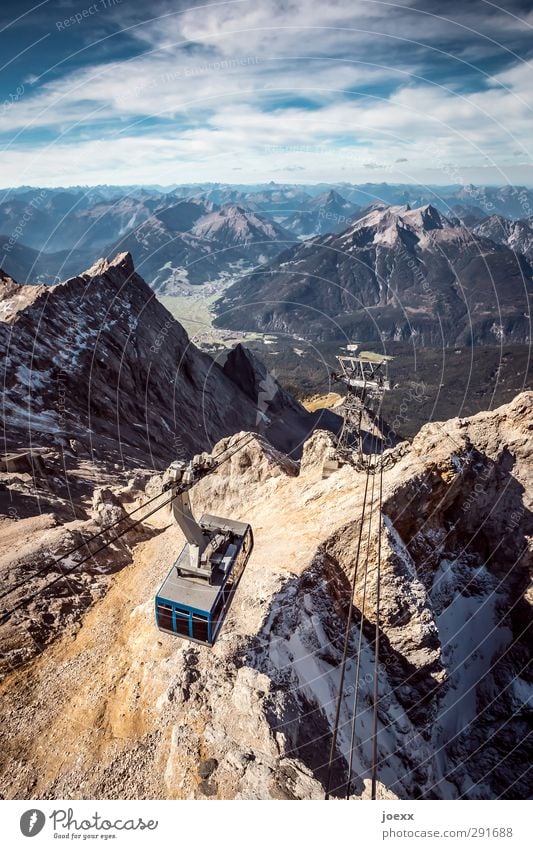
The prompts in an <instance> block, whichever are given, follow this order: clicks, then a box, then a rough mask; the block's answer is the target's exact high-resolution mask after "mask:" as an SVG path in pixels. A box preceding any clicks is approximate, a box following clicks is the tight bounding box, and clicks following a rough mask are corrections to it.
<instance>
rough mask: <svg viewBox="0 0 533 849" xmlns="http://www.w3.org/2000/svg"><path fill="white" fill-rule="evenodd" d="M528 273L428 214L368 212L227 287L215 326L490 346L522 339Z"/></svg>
mask: <svg viewBox="0 0 533 849" xmlns="http://www.w3.org/2000/svg"><path fill="white" fill-rule="evenodd" d="M532 294H533V271H532V269H531V266H530V265H529V263H528V261H527V260H526V258H525V257H524V256H522V255H521V254H517V253H515V251H514V250H512V249H511V248H510V247H509V245H508V244H507V243H505V244H504V243H496V242H495V241H492V240H491V239H489V238H486V237H485V236H483V235H481V234H475V233H473V232H472V231H471V230H469V229H468V228H467V227H466V226H465V225H464V224H462V223H461V221H460V220H459V219H457V218H447V217H446V216H444V215H442V214H441V213H440V212H439V211H438V210H437V209H436V208H435V207H433V206H431V205H427V206H425V207H420V208H416V209H411V208H410V207H409V206H394V207H382V206H380V207H378V208H377V209H373V210H372V211H371V212H369V213H368V214H366V215H364V216H363V217H362V218H360V219H358V220H357V221H356V222H355V223H354V224H352V225H351V226H349V227H348V228H347V229H345V230H344V232H342V233H341V234H328V235H326V236H318V237H315V238H313V239H309V240H307V241H305V242H302V243H299V244H297V245H296V246H294V247H291V248H289V249H288V250H286V251H284V252H283V253H282V254H281V255H280V256H279V257H278V258H277V259H276V260H275V262H273V263H269V264H266V265H264V266H262V267H261V268H259V269H256V270H255V271H254V272H252V273H251V274H249V275H247V276H245V277H243V278H241V279H240V280H238V281H237V282H235V283H234V284H233V285H232V286H230V287H229V288H228V289H227V290H226V291H225V293H224V295H223V296H222V298H221V299H220V300H219V301H218V302H217V304H216V307H215V308H216V310H217V312H218V316H219V317H218V318H217V320H216V322H215V324H217V325H218V326H224V327H232V328H235V327H239V328H242V327H244V328H246V329H248V330H259V331H265V332H280V333H288V334H293V335H299V336H301V337H304V338H306V339H310V340H312V339H313V340H317V339H318V340H334V339H335V340H343V339H358V340H364V341H383V342H387V341H409V340H411V339H415V340H416V341H417V342H418V343H419V344H420V345H426V346H441V345H450V344H468V345H469V344H494V343H497V342H500V341H502V340H506V341H514V342H527V341H529V339H530V338H531V330H530V304H529V299H530V297H531V295H532Z"/></svg>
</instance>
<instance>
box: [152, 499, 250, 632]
mask: <svg viewBox="0 0 533 849" xmlns="http://www.w3.org/2000/svg"><path fill="white" fill-rule="evenodd" d="M198 524H199V527H200V528H201V529H202V530H203V531H204V532H205V533H206V534H207V535H209V536H211V537H212V538H213V539H214V540H215V541H216V542H215V545H214V546H213V550H212V551H211V552H210V554H209V560H208V568H207V569H204V570H203V573H202V574H200V570H197V569H196V570H195V569H191V568H190V561H191V557H190V544H189V543H187V544H186V545H185V546H184V548H183V549H182V551H181V552H180V554H179V556H178V558H177V560H176V561H175V562H174V564H173V566H172V568H171V570H170V572H169V573H168V575H167V577H166V578H165V580H164V581H163V583H162V585H161V587H160V588H159V591H158V593H157V595H156V599H155V614H156V622H157V627H158V628H159V629H160V630H161V631H165V632H166V633H168V634H175V635H176V636H178V637H184V638H185V639H188V640H194V641H195V642H197V643H205V644H206V645H209V646H211V645H213V643H214V642H215V639H216V637H217V634H218V633H219V631H220V628H221V627H222V623H223V621H224V617H225V616H226V613H227V611H228V608H229V605H230V604H231V600H232V597H233V594H234V592H235V590H236V588H237V585H238V583H239V580H240V577H241V575H242V573H243V571H244V567H245V566H246V563H247V560H248V558H249V556H250V554H251V551H252V547H253V534H252V529H251V527H250V525H248V524H246V523H245V522H234V521H232V520H230V519H222V518H219V517H218V516H210V515H208V514H205V513H204V515H203V516H202V518H201V519H200V522H199V523H198ZM195 572H196V573H197V574H195Z"/></svg>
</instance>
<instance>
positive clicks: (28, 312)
mask: <svg viewBox="0 0 533 849" xmlns="http://www.w3.org/2000/svg"><path fill="white" fill-rule="evenodd" d="M0 311H1V316H2V319H3V320H2V321H0V342H1V344H2V346H3V348H4V350H5V351H6V354H7V356H6V360H5V371H4V379H3V387H4V388H3V405H4V407H3V409H4V425H5V435H4V437H3V438H4V439H5V444H6V445H7V447H8V449H9V448H11V447H15V448H19V447H20V446H21V445H23V446H27V445H34V444H38V445H43V444H44V445H47V446H50V445H53V446H56V447H64V448H66V449H68V448H69V446H70V444H71V443H72V441H73V440H74V441H75V442H74V443H73V444H76V445H77V447H76V453H77V454H78V455H79V456H82V457H92V458H97V459H98V460H99V461H103V460H107V461H109V462H113V463H120V464H121V465H125V466H129V467H132V466H135V465H144V466H148V467H150V468H162V467H164V466H166V465H167V464H168V462H169V461H170V460H171V459H175V458H176V457H180V456H182V457H184V456H190V455H191V454H192V453H194V452H195V451H198V450H203V449H210V448H211V447H212V445H213V444H214V442H216V441H217V440H219V439H220V438H222V437H223V436H226V435H229V434H231V433H234V432H235V431H237V430H241V429H246V430H256V429H257V428H258V423H259V422H260V421H261V417H260V416H259V412H258V406H257V405H258V398H257V397H255V398H253V397H251V395H250V394H249V393H245V392H243V391H242V389H241V387H240V386H239V385H238V383H237V382H235V380H234V379H232V378H231V377H230V376H228V371H223V370H222V368H220V366H218V365H217V364H215V363H214V362H213V360H212V359H211V358H210V357H208V356H207V355H205V354H202V353H201V352H200V351H199V350H198V349H197V348H196V347H195V346H194V345H193V344H191V343H190V342H189V339H188V337H187V334H186V332H185V330H184V329H183V328H182V326H181V325H180V324H179V323H178V322H177V321H175V319H173V318H172V316H171V315H170V314H169V313H168V312H167V310H166V309H165V308H164V307H163V306H162V305H161V304H160V303H159V301H157V299H156V298H155V296H154V293H153V291H152V290H151V289H150V287H149V286H148V285H147V284H146V283H145V282H144V280H143V279H142V278H141V277H140V276H139V275H138V274H136V272H135V269H134V267H133V262H132V259H131V256H130V255H129V254H119V255H118V256H117V257H115V259H114V260H113V261H111V262H108V261H106V260H100V261H99V262H97V263H96V264H95V265H94V266H92V268H90V269H89V270H88V271H86V272H85V273H84V274H81V275H80V276H79V277H75V278H72V279H71V280H67V281H66V282H65V283H61V284H58V285H56V286H50V287H44V286H17V285H16V284H15V283H14V282H13V281H12V280H10V278H8V277H7V276H6V275H4V277H3V278H2V280H0ZM266 377H267V375H266V371H265V370H264V369H263V371H262V372H261V377H260V378H258V380H260V379H264V378H266ZM270 381H271V383H272V386H273V388H274V390H275V391H274V395H276V394H277V393H279V391H280V390H279V386H278V385H277V384H276V382H275V381H274V380H273V379H272V378H270ZM272 397H273V396H272ZM283 397H284V405H285V408H284V409H281V408H279V409H278V408H277V409H276V415H277V416H278V417H280V418H281V426H280V425H279V421H278V425H277V428H276V429H275V431H273V430H271V429H269V428H268V427H267V428H266V433H267V435H268V437H269V439H270V440H271V441H272V442H273V443H274V444H275V445H276V444H277V445H278V447H280V448H281V449H282V450H284V451H291V450H293V449H296V447H297V445H298V444H299V442H301V433H305V435H307V434H308V433H309V432H310V430H312V428H313V426H314V418H313V417H312V416H311V415H309V414H308V413H306V411H305V410H304V409H303V408H301V407H298V405H296V403H295V402H289V400H288V396H286V394H285V395H284V396H283ZM270 400H271V398H266V396H265V398H264V399H263V407H264V409H262V410H261V413H268V408H269V402H270ZM285 411H287V412H290V428H289V427H287V428H285V427H283V416H284V415H285ZM296 421H298V425H299V429H300V430H299V432H298V434H297V435H296V436H295V437H294V438H293V437H291V435H290V430H292V428H293V427H294V425H295V423H296Z"/></svg>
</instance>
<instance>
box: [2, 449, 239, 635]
mask: <svg viewBox="0 0 533 849" xmlns="http://www.w3.org/2000/svg"><path fill="white" fill-rule="evenodd" d="M246 436H247V437H249V439H248V440H247V441H246V442H245V444H244V445H240V447H239V448H237V449H236V450H233V449H234V447H235V446H233V445H232V446H230V447H229V448H228V449H224V451H222V452H220V454H219V455H217V457H220V456H221V455H222V454H225V453H226V452H227V451H228V450H229V451H231V453H230V454H229V456H228V457H225V458H224V460H220V461H219V463H217V465H216V466H214V467H212V468H211V469H210V470H209V471H210V472H211V471H215V469H218V468H219V467H220V466H221V465H222V463H225V462H226V460H229V459H230V458H231V457H233V455H234V454H236V453H237V451H240V450H241V448H244V447H245V445H246V444H248V442H249V441H251V440H252V439H253V436H250V434H246ZM238 442H242V438H241V439H240V440H238ZM161 494H162V493H160V494H159V495H158V496H156V497H157V498H160V497H161ZM180 494H181V493H176V494H175V495H173V496H172V497H171V498H169V499H167V501H164V502H163V503H162V504H159V505H158V506H157V507H154V508H153V509H152V510H150V511H149V512H148V513H147V514H146V515H145V516H143V517H142V518H141V519H137V520H136V521H135V522H133V524H132V525H129V526H128V527H127V528H125V529H124V530H123V531H121V532H120V533H119V534H117V535H116V536H115V537H113V539H111V540H109V541H108V542H106V543H104V544H103V545H101V546H100V548H97V549H96V551H93V552H92V553H91V554H89V555H88V556H87V557H84V558H83V559H82V560H80V561H78V563H75V564H74V566H71V567H70V568H69V569H67V570H65V571H64V572H62V573H61V575H58V576H57V577H56V578H54V579H53V580H52V581H50V582H49V583H48V584H45V586H44V587H42V588H41V589H40V590H37V591H36V592H35V593H33V594H32V595H31V596H27V597H26V598H25V599H22V600H21V601H20V602H19V603H18V604H17V605H15V607H13V608H11V610H8V611H6V612H5V613H4V614H3V615H2V616H1V617H0V625H4V624H5V622H7V621H8V620H9V619H10V618H11V616H12V615H13V613H16V612H17V610H20V609H21V608H22V607H25V606H26V605H27V604H29V603H30V602H31V601H33V600H34V599H35V598H37V597H38V596H39V595H41V593H44V592H45V591H46V590H47V589H49V588H50V587H52V586H54V584H57V583H58V582H59V581H61V580H62V579H63V578H65V577H66V576H67V575H70V574H71V572H74V570H75V569H77V568H78V567H79V566H82V565H83V564H84V563H87V561H88V560H91V558H93V557H95V555H97V554H99V553H100V552H101V551H103V550H104V549H105V548H108V547H109V546H110V545H111V544H112V543H113V542H116V541H117V540H118V539H120V538H121V537H123V536H125V534H127V533H129V532H130V531H132V530H133V528H135V527H137V525H140V524H142V523H143V522H144V521H146V519H148V518H150V516H152V515H153V514H154V513H156V512H157V511H158V510H161V509H162V508H163V507H166V506H167V505H169V504H171V503H172V502H173V501H175V499H176V498H178V496H179V495H180ZM153 500H155V499H151V501H153ZM143 506H146V505H143ZM123 518H126V517H123ZM81 547H83V546H80V548H81ZM65 556H66V555H63V557H65ZM59 559H62V558H59ZM57 562H59V560H56V561H55V563H57ZM47 568H50V567H47ZM33 577H35V575H31V576H30V578H33ZM30 578H28V579H27V580H30ZM26 582H27V581H26Z"/></svg>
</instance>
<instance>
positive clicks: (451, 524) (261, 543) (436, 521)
mask: <svg viewBox="0 0 533 849" xmlns="http://www.w3.org/2000/svg"><path fill="white" fill-rule="evenodd" d="M237 438H238V437H231V438H230V439H229V443H228V440H224V441H222V442H221V443H219V445H218V446H217V449H218V450H221V449H222V448H224V447H226V446H227V445H228V444H232V443H233V442H235V440H236V439H237ZM329 444H330V437H329V436H328V434H327V433H325V432H317V433H315V434H314V435H313V436H312V437H311V439H310V440H308V441H307V442H306V444H305V447H304V452H303V456H302V460H301V464H300V465H299V466H298V465H296V464H295V463H294V461H292V460H290V459H288V458H287V457H286V456H285V455H284V454H282V453H280V452H279V451H277V450H276V449H274V448H272V447H271V446H269V445H268V443H266V442H265V441H264V440H263V439H262V438H261V437H259V438H256V439H255V440H254V441H253V442H252V443H251V444H249V445H248V446H246V447H245V448H243V449H242V451H240V452H238V453H237V454H235V455H234V456H233V457H232V458H231V460H230V461H229V462H227V463H226V464H224V465H223V466H222V467H221V468H220V469H219V470H218V471H217V472H216V474H213V475H211V476H209V477H207V478H206V479H204V480H203V481H202V482H201V483H200V484H198V485H197V487H196V488H195V490H194V499H193V500H194V504H195V508H196V509H198V510H201V509H203V508H204V507H207V506H209V509H210V510H211V511H213V512H216V513H218V514H219V515H228V516H231V517H233V518H238V519H246V520H247V521H249V522H251V524H252V526H253V528H254V534H255V547H254V551H253V554H252V557H251V559H250V561H249V564H248V566H247V568H246V570H245V573H244V576H243V578H242V580H241V583H240V585H239V589H238V592H237V594H236V596H235V598H234V601H233V604H232V607H231V611H230V614H229V616H228V617H227V619H226V622H225V625H224V628H223V630H222V633H221V635H220V637H219V639H218V640H217V642H216V644H215V646H214V648H212V649H208V648H205V647H202V646H198V645H193V644H190V643H188V642H183V641H180V640H178V639H177V638H174V637H171V636H167V635H164V634H162V633H160V632H158V631H157V630H156V628H155V624H154V620H153V596H154V593H155V591H156V588H157V586H158V585H159V584H160V582H161V580H162V578H163V576H164V575H165V573H166V571H167V570H168V568H169V566H170V563H171V562H172V560H173V558H174V557H175V555H176V553H177V551H178V550H179V548H180V546H181V544H182V539H181V537H180V533H179V531H178V530H177V528H176V527H175V526H173V525H169V524H168V522H169V518H168V516H160V517H159V518H157V521H156V520H154V521H153V523H152V524H151V525H150V526H147V527H146V528H145V532H146V536H145V537H144V538H143V539H142V540H140V541H132V542H130V547H131V551H132V562H131V565H130V566H128V567H127V568H120V567H119V568H118V570H117V571H116V574H115V575H114V576H113V577H112V578H108V579H107V580H108V583H107V586H106V591H105V593H104V594H103V595H102V596H101V599H100V600H99V601H97V602H96V603H95V604H92V606H91V605H88V607H87V612H86V613H85V615H84V616H83V618H82V619H81V624H80V622H79V621H78V624H72V623H71V624H70V625H68V627H66V629H65V630H64V632H63V633H62V629H63V619H62V616H64V615H65V614H61V616H60V617H59V618H58V619H57V620H56V630H57V636H58V639H56V640H55V642H54V643H52V644H51V645H49V646H48V648H46V649H45V650H44V651H43V652H42V654H41V655H40V656H36V657H35V656H34V659H33V660H32V661H31V662H30V663H29V664H28V663H24V661H23V660H22V663H23V664H24V665H23V666H20V667H19V669H18V670H17V669H15V670H14V671H13V672H11V673H9V671H8V670H7V671H8V674H7V675H6V677H5V680H4V683H3V685H2V698H3V703H4V721H3V725H2V731H1V736H2V743H1V751H2V769H1V774H0V789H1V792H2V793H3V794H4V795H6V796H8V797H14V798H29V797H32V798H54V797H56V798H63V797H64V798H91V797H93V798H136V797H140V798H245V799H256V798H260V799H272V798H285V799H287V798H289V799H294V798H296V799H310V798H322V796H323V792H324V781H325V773H326V768H327V756H328V751H329V745H330V741H331V730H332V722H333V716H334V712H335V702H336V697H337V693H338V686H339V675H340V666H339V664H340V658H341V650H342V640H343V634H344V628H345V623H346V612H347V607H348V603H349V597H350V583H351V579H352V574H353V568H354V550H355V545H356V539H357V536H358V532H359V526H358V521H359V519H358V517H360V515H361V506H362V500H363V491H364V483H365V475H364V473H361V472H360V471H357V470H355V469H352V468H350V467H344V468H342V469H340V470H339V471H337V472H335V473H333V474H332V475H331V476H330V477H328V478H327V479H323V478H322V475H321V470H322V464H323V458H324V454H325V452H327V449H328V447H329ZM532 448H533V393H524V394H522V395H520V396H518V397H517V398H516V399H515V400H514V401H513V402H512V403H511V404H509V405H507V406H505V407H501V408H499V409H498V410H496V411H493V412H487V413H481V414H479V415H476V416H474V417H472V418H471V419H453V420H451V421H449V422H445V423H432V424H428V425H426V426H425V427H424V428H423V429H422V430H421V431H420V433H419V434H418V436H417V437H416V438H415V439H414V441H413V443H412V445H411V446H407V445H403V446H402V449H401V450H399V447H398V448H395V449H392V451H391V452H390V453H389V454H386V455H385V456H386V458H387V462H386V464H385V471H384V479H383V487H384V489H383V529H382V536H381V545H382V564H381V568H382V576H381V617H380V645H381V651H380V664H379V682H378V698H379V702H378V719H379V726H378V728H379V732H378V752H379V765H378V776H379V780H380V785H379V797H380V798H391V797H392V798H394V797H399V798H402V799H413V798H484V799H496V798H499V797H505V798H526V797H527V795H528V793H529V791H530V786H529V785H528V781H527V770H528V765H529V763H530V761H531V751H530V749H529V744H528V737H527V731H528V727H529V724H530V722H531V711H530V707H529V703H530V699H531V690H532V685H533V682H532V679H531V671H530V669H529V668H528V653H527V637H528V634H529V633H530V632H529V630H528V629H529V628H530V624H531V601H532V599H531V580H530V571H531V535H532V532H533V521H532V513H531V508H532V496H533V482H532V478H531V469H530V464H529V457H530V456H531V450H532ZM140 485H141V484H140V483H139V484H138V486H140ZM158 485H159V484H158V480H157V479H154V480H152V481H151V482H150V484H149V486H148V487H147V492H149V493H153V492H157V487H158ZM137 495H140V490H137ZM128 497H129V498H132V497H135V492H133V493H132V490H131V488H130V491H129V496H127V495H126V496H125V495H124V494H122V495H121V494H120V492H118V493H117V498H118V500H119V501H120V500H121V499H122V501H124V499H125V498H128ZM19 527H20V525H19ZM377 527H378V505H377V499H376V498H374V500H373V508H372V510H371V511H367V516H366V519H365V523H364V527H363V540H364V541H365V542H364V556H365V559H366V561H367V566H368V568H367V569H366V570H361V572H360V574H359V577H358V580H357V581H356V586H355V596H354V602H355V615H354V622H353V632H352V635H351V642H350V650H349V662H348V668H347V674H346V681H345V690H344V693H343V698H342V703H341V723H340V734H339V740H338V752H337V757H336V762H335V765H334V784H335V792H336V793H337V794H339V795H342V794H343V791H344V786H345V780H346V766H347V763H346V759H347V757H348V752H349V736H350V726H351V720H352V714H353V708H354V682H355V657H356V652H357V647H358V639H359V636H358V635H359V626H360V623H361V622H362V631H361V635H362V636H361V641H362V642H361V654H360V657H361V667H360V677H359V687H358V690H357V693H358V696H357V701H358V709H357V719H356V747H355V751H354V758H353V763H352V767H353V772H354V776H353V783H352V788H351V791H352V795H353V796H354V798H357V799H361V798H366V797H367V795H368V777H369V768H370V729H371V712H372V690H373V664H374V647H373V633H374V625H375V607H376V605H375V601H376V577H377V557H376V551H377V534H376V530H377ZM51 543H52V540H51V539H50V544H51ZM4 568H6V567H5V565H4ZM365 571H366V591H365V585H364V574H365ZM83 579H84V580H86V581H89V578H88V577H87V576H86V575H85V573H84V574H83ZM363 596H364V597H365V602H364V606H363ZM41 605H42V606H43V607H44V608H45V607H46V602H45V601H42V603H41ZM41 612H42V611H41ZM25 627H26V626H25V625H24V620H23V619H22V618H19V619H17V621H16V622H14V623H12V625H11V626H10V629H11V630H10V635H11V636H10V639H11V644H10V651H11V655H10V656H11V657H12V658H13V660H14V661H15V660H16V661H17V662H20V657H18V658H17V654H16V646H15V643H16V640H17V638H18V639H19V640H20V639H27V638H26V636H25V632H24V628H25ZM2 636H3V639H4V643H5V637H6V632H5V629H4V631H3V635H2ZM6 659H7V660H9V656H7V657H5V658H4V661H5V660H6ZM13 665H14V666H15V665H16V663H13ZM5 666H6V664H5V663H4V669H5Z"/></svg>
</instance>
